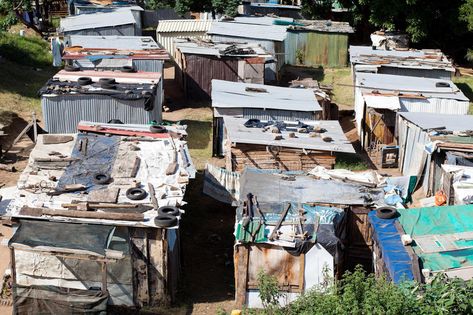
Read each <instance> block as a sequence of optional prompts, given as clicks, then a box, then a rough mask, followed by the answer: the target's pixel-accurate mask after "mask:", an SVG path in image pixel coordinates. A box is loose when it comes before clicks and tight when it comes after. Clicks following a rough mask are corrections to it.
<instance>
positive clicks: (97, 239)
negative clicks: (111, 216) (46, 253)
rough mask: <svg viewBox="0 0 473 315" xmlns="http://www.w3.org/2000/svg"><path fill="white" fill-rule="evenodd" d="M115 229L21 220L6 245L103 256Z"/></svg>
mask: <svg viewBox="0 0 473 315" xmlns="http://www.w3.org/2000/svg"><path fill="white" fill-rule="evenodd" d="M114 229H115V228H114V227H112V226H106V225H93V224H73V223H63V222H60V223H58V222H49V221H33V220H21V224H20V226H19V228H18V229H17V231H16V233H15V234H14V235H13V237H12V238H11V239H10V241H9V242H8V246H10V247H13V248H16V247H18V246H26V247H30V248H35V247H43V248H44V247H54V248H57V249H61V250H62V251H65V252H77V251H81V252H87V253H90V254H95V255H97V256H105V249H106V248H107V247H108V242H109V237H110V235H111V233H112V232H113V231H114ZM58 251H59V250H58Z"/></svg>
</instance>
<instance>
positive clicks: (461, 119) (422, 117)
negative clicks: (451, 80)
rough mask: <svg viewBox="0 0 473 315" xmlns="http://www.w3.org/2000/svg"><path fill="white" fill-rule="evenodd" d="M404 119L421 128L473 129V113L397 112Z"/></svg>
mask: <svg viewBox="0 0 473 315" xmlns="http://www.w3.org/2000/svg"><path fill="white" fill-rule="evenodd" d="M399 115H400V116H402V117H403V118H404V119H406V120H408V121H410V122H411V123H413V124H415V125H417V126H418V127H420V128H421V129H423V130H429V129H439V128H442V129H443V130H445V131H466V130H473V115H445V114H442V115H439V114H437V113H414V112H401V113H399Z"/></svg>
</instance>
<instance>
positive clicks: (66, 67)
mask: <svg viewBox="0 0 473 315" xmlns="http://www.w3.org/2000/svg"><path fill="white" fill-rule="evenodd" d="M64 70H66V71H67V72H77V71H79V70H80V68H79V67H74V66H70V65H66V66H64Z"/></svg>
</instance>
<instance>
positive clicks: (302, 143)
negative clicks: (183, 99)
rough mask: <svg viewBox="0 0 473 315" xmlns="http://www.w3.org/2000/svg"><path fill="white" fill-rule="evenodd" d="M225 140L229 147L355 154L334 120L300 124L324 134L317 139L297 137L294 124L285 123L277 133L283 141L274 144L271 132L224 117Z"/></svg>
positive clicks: (306, 136) (242, 121)
mask: <svg viewBox="0 0 473 315" xmlns="http://www.w3.org/2000/svg"><path fill="white" fill-rule="evenodd" d="M223 120H224V124H225V128H226V132H227V137H228V139H229V140H230V141H231V142H232V143H245V144H262V145H275V146H280V147H284V148H294V149H308V150H309V149H310V150H320V151H329V152H345V153H355V150H354V149H353V146H352V144H351V143H350V141H348V139H347V137H346V136H345V134H344V133H343V130H342V127H341V126H340V123H339V122H338V121H336V120H321V121H301V122H300V123H301V124H303V125H308V126H314V127H315V126H317V127H320V128H322V129H324V130H325V132H323V133H320V134H317V136H316V137H311V136H309V134H308V133H298V132H297V128H298V126H299V124H297V123H293V124H291V123H286V124H285V128H282V129H280V132H281V135H282V139H281V140H274V138H273V134H272V133H271V132H269V131H268V132H264V131H263V128H255V127H245V126H244V123H245V122H247V121H248V119H246V118H236V117H229V116H225V117H224V118H223ZM290 132H292V133H294V134H295V137H294V138H290V137H289V133H290ZM323 137H330V138H332V141H330V142H326V141H324V140H323Z"/></svg>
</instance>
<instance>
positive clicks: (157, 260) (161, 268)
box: [148, 229, 170, 305]
mask: <svg viewBox="0 0 473 315" xmlns="http://www.w3.org/2000/svg"><path fill="white" fill-rule="evenodd" d="M165 235H166V230H165V229H152V230H149V231H148V250H149V266H148V270H149V274H148V277H149V294H150V305H169V303H170V300H169V295H168V288H167V277H168V274H167V258H168V256H167V242H166V238H165Z"/></svg>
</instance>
